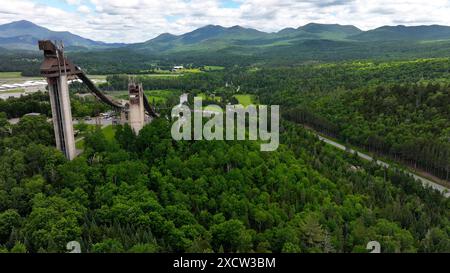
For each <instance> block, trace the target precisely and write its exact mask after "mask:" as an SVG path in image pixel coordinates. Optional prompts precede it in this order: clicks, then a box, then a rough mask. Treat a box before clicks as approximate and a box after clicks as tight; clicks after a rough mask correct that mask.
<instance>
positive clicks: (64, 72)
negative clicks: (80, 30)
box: [39, 40, 158, 160]
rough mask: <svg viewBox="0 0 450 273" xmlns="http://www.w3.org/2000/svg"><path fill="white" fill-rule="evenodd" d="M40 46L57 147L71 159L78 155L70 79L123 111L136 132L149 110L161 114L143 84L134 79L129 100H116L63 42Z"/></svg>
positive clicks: (40, 44) (154, 113) (42, 68)
mask: <svg viewBox="0 0 450 273" xmlns="http://www.w3.org/2000/svg"><path fill="white" fill-rule="evenodd" d="M39 49H40V50H43V51H44V62H43V63H42V65H41V75H42V76H43V77H45V78H47V82H48V89H49V95H50V104H51V106H52V116H53V125H54V130H55V137H56V146H57V147H58V149H59V150H60V151H62V152H63V153H64V154H65V156H66V157H67V159H69V160H72V159H74V158H75V157H76V155H77V152H76V149H75V137H74V134H73V124H72V111H71V108H70V97H69V84H68V80H71V79H75V78H78V79H80V80H81V81H82V82H83V83H84V84H85V85H86V86H87V87H88V89H89V90H90V91H91V92H92V93H93V94H94V96H96V97H97V98H98V99H99V100H101V101H102V102H103V103H105V104H107V105H109V106H111V107H112V108H113V109H114V110H115V111H116V112H120V113H122V123H129V124H130V127H131V128H132V129H133V131H134V132H135V133H136V134H138V133H139V131H140V130H141V129H142V128H143V127H144V125H145V121H146V116H145V112H147V113H148V115H149V116H150V117H158V114H157V113H156V112H155V109H153V108H152V107H151V105H150V103H149V102H148V99H147V97H146V96H145V95H144V91H143V89H142V84H136V83H134V82H133V81H132V82H131V83H130V84H129V86H128V89H129V99H130V101H129V103H121V102H117V101H114V100H112V99H110V98H109V97H108V96H106V95H105V94H103V93H102V91H100V90H99V89H98V88H97V87H96V86H95V84H94V83H93V82H92V81H91V80H90V79H89V78H88V77H87V75H86V74H85V73H84V72H83V71H82V70H81V69H80V68H79V67H77V66H75V65H74V64H73V63H71V62H70V61H69V60H68V59H67V58H66V57H65V56H64V48H63V46H62V45H61V46H57V45H55V44H54V43H53V42H52V41H48V40H46V41H39Z"/></svg>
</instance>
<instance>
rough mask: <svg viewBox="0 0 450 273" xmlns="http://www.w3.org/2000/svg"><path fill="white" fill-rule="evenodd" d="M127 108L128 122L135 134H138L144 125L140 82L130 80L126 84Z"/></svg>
mask: <svg viewBox="0 0 450 273" xmlns="http://www.w3.org/2000/svg"><path fill="white" fill-rule="evenodd" d="M128 93H129V99H130V102H129V108H128V123H129V125H130V127H131V129H133V131H134V133H135V134H139V131H141V129H142V128H144V125H145V108H144V90H143V88H142V84H135V83H133V82H131V83H130V84H129V85H128Z"/></svg>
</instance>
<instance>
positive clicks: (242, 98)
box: [234, 95, 256, 106]
mask: <svg viewBox="0 0 450 273" xmlns="http://www.w3.org/2000/svg"><path fill="white" fill-rule="evenodd" d="M234 97H235V98H236V99H237V100H238V101H239V104H242V105H243V106H249V105H250V104H255V101H256V99H255V97H254V96H253V95H235V96H234Z"/></svg>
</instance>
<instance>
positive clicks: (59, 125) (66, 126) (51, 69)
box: [39, 41, 76, 160]
mask: <svg viewBox="0 0 450 273" xmlns="http://www.w3.org/2000/svg"><path fill="white" fill-rule="evenodd" d="M39 49H40V50H43V51H44V56H45V60H44V62H43V63H42V65H41V75H42V76H44V77H46V78H47V82H48V89H49V95H50V104H51V107H52V116H53V126H54V130H55V137H56V146H57V147H58V149H59V150H60V151H62V152H63V153H64V154H65V156H66V157H67V159H69V160H72V159H74V158H75V157H76V149H75V137H74V134H73V125H72V110H71V108H70V97H69V85H68V82H67V80H68V78H69V77H73V76H74V75H75V74H76V67H75V66H74V65H73V64H72V63H70V62H69V61H68V60H67V59H66V58H65V57H64V50H63V46H61V47H57V46H56V45H54V44H53V43H51V42H50V41H39Z"/></svg>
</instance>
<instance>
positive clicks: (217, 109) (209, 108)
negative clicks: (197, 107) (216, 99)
mask: <svg viewBox="0 0 450 273" xmlns="http://www.w3.org/2000/svg"><path fill="white" fill-rule="evenodd" d="M203 110H204V111H211V112H223V109H222V108H220V107H219V106H218V105H208V106H204V107H203Z"/></svg>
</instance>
